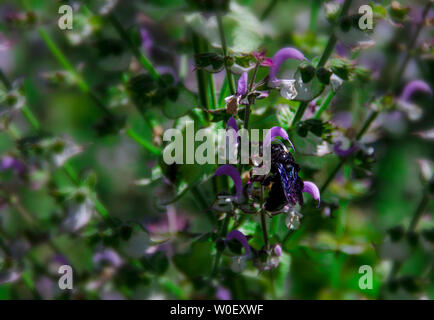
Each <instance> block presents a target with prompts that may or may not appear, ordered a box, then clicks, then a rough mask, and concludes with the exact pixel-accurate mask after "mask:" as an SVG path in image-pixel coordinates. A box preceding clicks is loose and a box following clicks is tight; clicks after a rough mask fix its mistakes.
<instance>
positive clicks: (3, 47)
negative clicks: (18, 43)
mask: <svg viewBox="0 0 434 320" xmlns="http://www.w3.org/2000/svg"><path fill="white" fill-rule="evenodd" d="M11 46H12V42H11V41H10V40H8V39H7V38H6V37H5V36H4V35H3V33H1V32H0V52H4V51H8V50H9V48H10V47H11Z"/></svg>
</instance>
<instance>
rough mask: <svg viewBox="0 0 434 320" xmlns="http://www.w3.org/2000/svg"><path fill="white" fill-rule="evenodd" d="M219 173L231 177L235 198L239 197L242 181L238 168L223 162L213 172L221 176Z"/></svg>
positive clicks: (240, 195) (241, 191) (241, 192)
mask: <svg viewBox="0 0 434 320" xmlns="http://www.w3.org/2000/svg"><path fill="white" fill-rule="evenodd" d="M221 175H228V176H229V177H231V179H232V181H233V182H234V185H235V190H236V195H235V196H236V198H241V197H242V194H243V183H242V180H241V176H240V174H239V172H238V170H237V169H236V168H235V167H234V166H232V165H230V164H225V165H222V166H221V167H219V168H218V169H217V170H216V172H215V173H214V176H221Z"/></svg>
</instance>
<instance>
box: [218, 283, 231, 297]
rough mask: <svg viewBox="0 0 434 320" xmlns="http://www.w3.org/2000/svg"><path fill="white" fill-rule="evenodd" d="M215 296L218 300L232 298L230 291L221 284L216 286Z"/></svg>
mask: <svg viewBox="0 0 434 320" xmlns="http://www.w3.org/2000/svg"><path fill="white" fill-rule="evenodd" d="M215 296H216V298H217V299H218V300H231V299H232V295H231V292H230V291H229V290H228V289H226V288H225V287H222V286H218V287H217V292H216V294H215Z"/></svg>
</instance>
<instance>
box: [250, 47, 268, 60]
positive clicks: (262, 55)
mask: <svg viewBox="0 0 434 320" xmlns="http://www.w3.org/2000/svg"><path fill="white" fill-rule="evenodd" d="M265 54H266V51H265V50H264V51H261V52H257V51H255V52H253V56H254V57H255V59H256V60H257V61H262V59H264V58H265Z"/></svg>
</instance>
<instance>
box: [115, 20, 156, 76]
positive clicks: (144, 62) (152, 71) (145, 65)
mask: <svg viewBox="0 0 434 320" xmlns="http://www.w3.org/2000/svg"><path fill="white" fill-rule="evenodd" d="M109 21H110V22H111V24H112V25H113V27H114V28H115V29H116V31H117V32H118V33H119V36H120V37H121V38H122V40H124V41H125V43H126V44H127V45H128V47H129V48H130V50H131V52H132V53H133V54H134V56H135V57H136V58H137V60H138V61H139V62H140V64H141V65H142V67H143V68H145V70H147V71H148V72H149V74H150V75H151V77H153V78H154V79H155V80H158V79H159V78H160V75H159V74H158V72H157V70H156V69H155V68H154V66H153V65H152V63H151V62H150V61H149V60H148V58H146V57H145V56H144V55H143V53H142V52H141V51H140V49H139V47H138V46H137V45H136V44H135V43H134V42H133V41H132V40H131V38H130V36H129V35H128V33H127V31H126V30H125V29H124V27H123V26H122V24H121V23H120V22H119V20H118V19H117V18H116V16H115V15H114V13H112V14H110V15H109Z"/></svg>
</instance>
